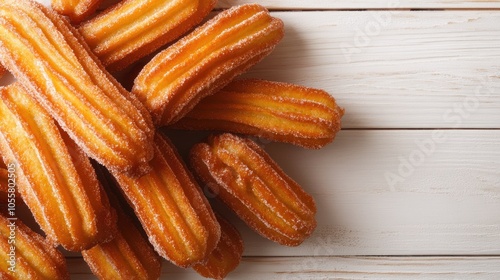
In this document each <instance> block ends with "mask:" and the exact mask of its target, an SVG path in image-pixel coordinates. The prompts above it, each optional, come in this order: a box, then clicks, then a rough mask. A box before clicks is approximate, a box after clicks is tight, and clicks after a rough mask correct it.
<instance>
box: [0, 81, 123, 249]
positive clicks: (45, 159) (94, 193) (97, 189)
mask: <svg viewBox="0 0 500 280" xmlns="http://www.w3.org/2000/svg"><path fill="white" fill-rule="evenodd" d="M0 151H1V153H2V156H3V158H4V161H5V162H8V163H10V164H12V163H13V164H15V168H14V169H15V175H16V184H17V190H18V191H19V193H20V194H21V196H22V198H23V200H24V202H25V203H26V205H27V206H28V207H29V208H30V210H31V212H32V213H33V216H34V217H35V219H36V221H37V223H38V224H39V225H40V227H41V228H42V230H43V231H44V232H45V234H46V235H47V238H48V239H49V240H50V241H51V242H53V243H55V244H61V245H62V246H63V247H64V248H65V249H67V250H72V251H80V250H83V249H87V248H90V247H92V246H94V245H95V244H97V243H99V242H103V241H106V240H109V239H111V238H112V235H113V234H114V231H113V229H114V228H115V226H116V225H115V224H116V216H115V213H114V212H113V211H112V209H111V208H110V206H109V201H108V199H107V196H106V194H105V193H104V191H103V189H102V187H101V186H100V184H99V182H98V180H97V177H96V175H95V173H94V171H93V169H92V166H91V165H90V161H89V159H88V157H87V156H86V155H85V154H84V153H83V151H81V149H80V148H79V147H78V146H77V145H76V144H75V143H74V142H73V141H72V140H71V139H70V138H69V137H68V136H67V134H66V133H64V132H63V131H62V130H60V129H59V128H58V127H57V126H56V124H55V123H54V121H53V119H52V118H51V117H50V116H49V115H48V114H47V112H46V111H45V110H44V109H43V108H42V107H41V106H40V105H39V104H38V103H37V102H36V101H35V100H34V99H32V98H31V96H30V95H28V94H27V93H26V92H25V91H24V89H23V88H22V87H21V86H19V84H17V83H16V84H12V85H9V86H8V87H4V88H0Z"/></svg>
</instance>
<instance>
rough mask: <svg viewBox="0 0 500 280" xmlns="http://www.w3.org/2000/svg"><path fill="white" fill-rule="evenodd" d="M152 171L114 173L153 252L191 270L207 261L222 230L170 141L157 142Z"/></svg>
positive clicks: (160, 139)
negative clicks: (136, 173) (130, 174)
mask: <svg viewBox="0 0 500 280" xmlns="http://www.w3.org/2000/svg"><path fill="white" fill-rule="evenodd" d="M155 143H156V147H155V156H154V158H153V159H152V160H151V168H152V170H151V171H150V172H149V173H147V174H146V175H144V176H142V177H140V178H133V177H130V176H127V175H126V174H113V176H114V177H115V178H116V180H117V182H118V183H119V186H120V189H121V190H122V192H123V193H124V195H125V197H126V198H127V200H128V201H129V203H130V205H131V206H132V208H133V209H134V212H135V213H136V215H137V217H138V218H139V220H140V221H141V224H142V227H143V228H144V230H145V231H146V233H147V235H148V237H149V240H150V242H151V244H153V246H154V248H155V250H156V251H157V252H158V253H159V254H160V255H161V256H162V257H164V258H166V259H168V260H170V261H171V262H172V263H174V264H176V265H178V266H181V267H188V266H191V265H193V264H195V263H197V262H200V261H202V260H204V259H205V258H206V257H207V256H208V254H210V252H212V250H213V249H214V248H215V246H216V245H217V242H218V240H219V238H220V227H219V224H218V223H217V220H216V218H215V216H214V213H213V212H212V209H211V207H210V205H209V204H208V201H207V199H206V198H205V197H204V196H203V193H202V192H201V189H200V187H199V186H198V185H197V184H196V182H195V180H194V178H193V177H192V175H191V174H190V173H189V171H188V170H187V169H186V166H185V164H184V163H183V162H182V161H181V159H180V156H179V155H178V154H177V151H175V149H174V147H173V146H172V144H171V143H170V142H169V140H168V139H166V137H164V136H161V135H160V134H157V135H156V137H155Z"/></svg>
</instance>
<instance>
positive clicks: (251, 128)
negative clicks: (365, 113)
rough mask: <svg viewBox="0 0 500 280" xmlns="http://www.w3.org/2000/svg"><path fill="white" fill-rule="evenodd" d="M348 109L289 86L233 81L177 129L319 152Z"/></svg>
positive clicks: (318, 94)
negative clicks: (231, 135) (233, 135)
mask: <svg viewBox="0 0 500 280" xmlns="http://www.w3.org/2000/svg"><path fill="white" fill-rule="evenodd" d="M343 113H344V110H343V109H342V108H340V107H339V106H338V105H337V104H336V103H335V99H334V98H333V97H331V96H330V94H328V93H327V92H325V91H323V90H319V89H313V88H307V87H303V86H299V85H293V84H288V83H280V82H271V81H264V80H256V79H248V80H239V81H233V82H231V83H230V84H229V85H227V86H226V87H224V88H223V89H222V90H221V91H219V92H217V93H215V94H213V95H211V96H208V97H206V98H204V99H202V100H201V101H200V102H199V103H198V104H197V105H196V106H195V107H194V108H193V110H191V111H190V112H189V113H188V114H187V115H186V116H185V117H184V118H182V119H181V120H179V121H178V122H177V123H175V124H174V125H173V126H174V127H175V128H181V129H191V130H192V129H194V130H218V131H225V132H232V133H241V134H247V135H252V136H257V137H262V138H266V139H269V140H273V141H279V142H286V143H292V144H295V145H298V146H302V147H306V148H321V147H323V146H325V145H326V144H328V143H330V142H331V141H332V140H333V139H334V138H335V135H336V133H337V132H338V131H339V130H340V120H341V118H342V115H343Z"/></svg>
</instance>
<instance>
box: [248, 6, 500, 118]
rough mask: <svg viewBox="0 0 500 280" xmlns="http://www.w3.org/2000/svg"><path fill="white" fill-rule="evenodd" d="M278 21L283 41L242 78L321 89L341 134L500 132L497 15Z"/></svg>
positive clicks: (317, 16) (308, 16) (329, 16)
mask: <svg viewBox="0 0 500 280" xmlns="http://www.w3.org/2000/svg"><path fill="white" fill-rule="evenodd" d="M274 15H275V16H277V17H279V18H281V19H283V20H284V22H285V27H286V33H285V39H284V40H283V41H282V43H281V44H280V45H278V47H277V48H276V50H275V51H274V52H273V53H272V54H271V55H270V56H269V57H268V58H266V59H265V60H264V61H263V62H262V63H260V64H258V65H257V66H255V67H254V68H252V69H251V70H250V72H249V73H248V74H247V75H246V76H247V77H248V76H250V77H258V78H265V79H271V80H280V81H287V82H293V83H298V84H304V85H307V86H311V87H318V88H323V89H326V90H327V91H328V92H330V93H331V94H332V95H333V96H334V97H336V98H337V99H338V103H339V104H340V105H341V106H344V107H345V108H346V114H345V116H344V118H343V123H342V126H343V128H499V127H500V62H499V61H500V24H499V23H500V13H497V12H478V11H464V12H462V11H453V12H450V11H446V12H398V13H396V14H394V13H393V12H389V11H377V12H373V11H371V12H300V13H295V12H279V13H274ZM379 21H383V22H386V23H384V24H380V23H379ZM377 28H378V29H377ZM367 30H368V32H367ZM371 30H373V31H371ZM377 30H379V31H377ZM370 32H371V33H370ZM363 34H364V35H363ZM369 34H372V35H369Z"/></svg>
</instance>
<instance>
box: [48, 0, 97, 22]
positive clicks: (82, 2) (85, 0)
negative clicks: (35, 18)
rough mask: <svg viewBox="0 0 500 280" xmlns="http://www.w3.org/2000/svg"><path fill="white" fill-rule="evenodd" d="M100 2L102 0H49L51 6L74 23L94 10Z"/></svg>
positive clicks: (83, 18)
mask: <svg viewBox="0 0 500 280" xmlns="http://www.w3.org/2000/svg"><path fill="white" fill-rule="evenodd" d="M101 2H102V0H51V6H52V8H53V9H54V10H56V11H57V12H58V13H59V14H61V15H64V16H67V17H68V18H69V19H70V20H71V22H72V23H74V24H76V23H79V22H81V21H83V20H85V19H86V18H87V17H89V16H90V15H91V14H92V13H93V12H95V10H96V9H97V8H98V7H99V4H101Z"/></svg>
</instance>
